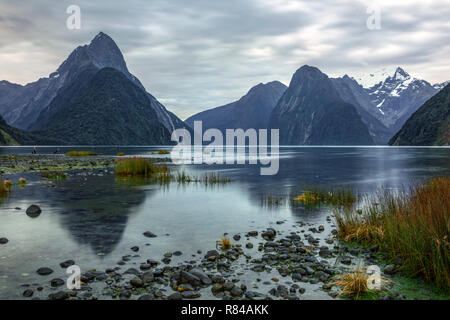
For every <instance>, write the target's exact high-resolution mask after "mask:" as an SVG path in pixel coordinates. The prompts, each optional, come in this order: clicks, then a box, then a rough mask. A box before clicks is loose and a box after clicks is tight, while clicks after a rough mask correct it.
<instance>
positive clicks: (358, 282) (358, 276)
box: [332, 268, 390, 299]
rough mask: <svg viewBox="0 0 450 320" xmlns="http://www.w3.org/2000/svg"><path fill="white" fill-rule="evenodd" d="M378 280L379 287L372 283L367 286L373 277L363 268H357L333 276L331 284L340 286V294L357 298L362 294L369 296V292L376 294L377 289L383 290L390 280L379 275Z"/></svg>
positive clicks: (372, 280)
mask: <svg viewBox="0 0 450 320" xmlns="http://www.w3.org/2000/svg"><path fill="white" fill-rule="evenodd" d="M379 281H380V283H379V284H380V288H378V289H375V288H374V286H373V285H372V286H369V283H370V282H372V283H373V282H374V279H373V278H372V279H371V278H370V275H369V274H368V273H367V271H366V270H365V269H360V268H357V269H355V270H353V271H350V272H347V273H343V274H340V275H337V276H335V277H334V280H333V282H332V284H333V285H337V286H338V287H340V288H341V293H340V294H339V295H340V296H347V297H351V298H354V299H359V298H360V297H361V296H362V295H365V296H367V295H369V296H370V294H371V293H372V294H376V292H377V291H382V290H384V288H385V287H386V285H387V284H388V283H389V282H390V281H389V280H388V279H386V278H385V277H383V276H381V275H380V278H379ZM373 284H375V283H373Z"/></svg>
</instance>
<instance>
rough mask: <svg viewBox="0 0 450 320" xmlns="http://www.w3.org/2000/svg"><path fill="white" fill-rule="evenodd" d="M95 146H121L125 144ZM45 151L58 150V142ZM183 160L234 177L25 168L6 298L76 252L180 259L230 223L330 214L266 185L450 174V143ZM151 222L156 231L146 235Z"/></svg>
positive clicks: (110, 259) (358, 184)
mask: <svg viewBox="0 0 450 320" xmlns="http://www.w3.org/2000/svg"><path fill="white" fill-rule="evenodd" d="M68 149H74V148H73V147H70V148H68ZM80 149H86V148H80ZM156 149H160V148H155V147H127V148H120V151H124V152H125V153H126V154H127V155H131V154H137V155H150V154H151V152H152V151H154V150H156ZM31 150H32V148H29V147H28V148H27V147H16V148H0V154H11V153H14V154H28V153H31ZM65 150H66V149H64V148H60V151H61V152H64V151H65ZM96 150H97V151H98V152H100V153H102V154H111V155H114V154H117V152H118V150H119V149H118V148H110V147H98V148H96ZM38 151H39V153H48V154H52V153H53V152H54V151H55V147H48V148H43V147H42V148H39V149H38ZM185 169H186V170H188V171H189V172H191V173H193V174H197V175H201V174H203V173H204V172H206V171H216V172H219V173H220V175H221V176H224V177H229V178H231V179H232V182H231V183H229V184H226V185H216V186H209V187H205V186H203V185H200V184H188V185H178V184H176V183H174V184H170V185H167V186H163V187H162V186H160V185H158V184H141V183H128V182H124V181H122V180H117V179H116V178H115V177H114V175H113V173H112V172H102V173H96V174H95V175H86V174H80V175H77V176H70V177H68V179H66V180H64V181H56V182H49V181H44V180H42V179H40V178H39V177H37V176H35V175H33V174H25V175H24V174H22V175H20V176H25V177H26V178H27V180H28V184H27V185H26V187H24V188H20V187H15V188H14V190H13V192H12V193H11V195H10V196H9V197H8V198H6V199H4V200H3V202H2V203H1V204H0V237H6V238H8V239H9V243H8V244H7V245H2V246H0V298H19V297H21V292H22V291H23V288H21V285H22V284H26V283H27V284H30V283H34V282H40V283H42V282H43V281H45V280H49V279H52V278H54V277H61V278H64V279H65V278H66V275H65V274H64V270H62V269H61V268H60V267H59V263H60V262H62V261H65V260H67V259H73V260H75V261H76V263H77V264H78V265H79V266H80V267H81V268H82V270H87V269H92V268H97V269H102V268H103V269H104V268H106V267H111V266H114V265H115V264H116V262H117V261H118V260H120V258H121V257H122V256H123V255H125V254H130V253H132V252H131V251H130V247H132V246H134V245H138V246H139V247H140V251H139V254H140V255H141V257H142V258H145V259H147V258H153V259H155V260H160V259H161V258H162V256H163V254H164V253H165V252H168V251H175V250H181V251H182V252H183V253H184V254H183V256H181V257H174V258H173V260H172V261H173V263H177V262H180V261H184V260H189V256H190V254H191V253H195V252H196V251H197V250H198V249H202V250H207V249H213V248H214V247H215V241H216V240H217V239H220V237H221V236H222V235H223V234H224V233H225V232H228V233H230V234H231V235H232V234H236V233H241V234H242V233H244V232H247V231H249V230H252V229H259V228H265V227H268V226H271V225H274V224H275V223H276V221H279V220H286V221H287V223H285V224H283V225H276V227H277V229H283V228H285V229H286V230H287V229H288V228H289V227H290V226H291V225H292V223H294V222H296V221H300V220H302V221H305V222H312V223H316V222H317V223H322V222H323V221H324V220H325V217H326V216H327V215H330V212H328V211H327V210H326V209H321V210H318V211H317V212H314V213H311V212H308V211H305V210H304V209H303V208H301V207H296V208H292V207H290V206H288V205H286V206H283V205H282V206H279V207H277V208H274V207H267V206H264V205H262V202H261V199H262V198H263V195H265V194H266V195H267V194H271V195H278V196H283V197H288V196H292V195H294V194H299V193H300V192H302V190H305V189H307V188H308V187H311V186H324V187H332V188H335V187H336V188H337V187H342V186H345V187H347V186H352V187H353V188H355V189H358V190H359V191H361V192H367V193H370V192H373V191H374V190H376V189H377V188H380V187H386V188H400V187H402V186H407V185H410V184H412V183H415V182H418V181H421V180H423V179H426V178H429V177H432V176H438V175H441V176H448V175H449V174H450V149H449V148H388V147H386V148H369V147H368V148H362V147H344V148H341V147H281V148H280V171H279V173H278V175H276V176H260V175H259V166H254V165H252V166H250V165H240V166H238V165H235V166H206V165H203V166H185ZM13 178H15V179H17V178H18V176H15V177H13ZM31 204H38V205H39V206H40V207H41V208H42V211H43V212H42V214H41V215H40V216H39V217H38V218H35V219H31V218H29V217H28V216H27V215H26V214H25V209H26V208H27V207H28V206H29V205H31ZM16 208H20V209H16ZM147 230H149V231H152V232H153V233H155V234H157V235H158V237H157V238H154V239H146V238H143V236H142V233H143V232H144V231H147ZM145 244H149V245H145ZM145 259H144V260H145ZM43 266H47V267H51V268H52V269H54V270H55V273H54V274H52V275H51V276H49V277H47V278H48V279H47V278H45V277H40V276H37V275H36V273H35V271H36V270H37V269H38V268H39V267H43Z"/></svg>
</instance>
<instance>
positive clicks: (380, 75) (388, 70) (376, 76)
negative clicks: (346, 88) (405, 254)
mask: <svg viewBox="0 0 450 320" xmlns="http://www.w3.org/2000/svg"><path fill="white" fill-rule="evenodd" d="M396 69H397V67H393V66H391V67H385V68H382V69H380V70H378V71H375V72H371V73H359V74H354V75H353V76H352V78H353V79H355V81H356V82H358V83H359V84H360V85H361V86H362V87H363V88H371V87H373V86H374V85H376V84H379V83H380V82H383V81H384V80H386V78H388V77H391V76H393V75H394V73H395V71H396Z"/></svg>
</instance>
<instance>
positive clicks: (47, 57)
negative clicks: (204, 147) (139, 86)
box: [0, 0, 450, 119]
mask: <svg viewBox="0 0 450 320" xmlns="http://www.w3.org/2000/svg"><path fill="white" fill-rule="evenodd" d="M70 5H78V6H79V8H80V13H81V15H80V29H68V28H67V26H66V21H67V19H68V18H69V16H70V14H67V12H66V10H67V8H68V7H69V6H70ZM378 13H379V15H378ZM449 17H450V0H397V1H392V0H378V1H377V0H375V1H374V0H372V1H366V0H352V1H348V0H345V1H344V0H323V1H318V0H227V1H222V0H220V1H219V0H189V1H187V0H151V1H148V0H126V1H106V0H96V1H88V0H86V1H85V0H83V1H81V0H80V1H78V0H70V1H65V0H59V1H54V0H39V1H36V0H21V1H7V0H0V80H8V81H10V82H14V83H20V84H26V83H29V82H33V81H36V80H37V79H38V78H41V77H47V76H48V75H49V74H50V73H52V72H53V71H55V70H56V69H57V68H58V66H59V65H60V64H61V63H62V62H63V61H64V60H65V59H66V58H67V56H68V55H69V54H70V52H72V50H74V49H75V48H76V47H77V46H78V45H83V44H87V43H89V42H90V41H91V40H92V38H93V37H94V36H95V35H96V34H97V33H98V32H100V31H103V32H105V33H106V34H108V35H109V36H111V37H112V38H113V39H114V40H115V41H116V43H117V45H118V46H119V48H120V49H121V51H122V53H123V55H124V57H125V60H126V62H127V65H128V68H129V70H130V72H131V73H132V74H134V75H135V76H137V77H138V78H139V79H140V80H141V82H142V83H143V85H144V86H145V88H146V89H147V91H148V92H150V93H151V94H153V95H154V96H155V97H156V98H157V99H158V100H159V101H161V102H162V103H163V104H164V105H165V106H166V107H167V108H168V109H169V110H171V111H173V112H174V113H175V114H177V115H178V116H179V117H180V118H181V119H185V118H187V117H188V116H190V115H192V114H194V113H197V112H199V111H202V110H205V109H209V108H212V107H216V106H220V105H223V104H227V103H230V102H232V101H235V100H237V99H239V98H240V97H241V96H243V95H244V94H245V93H246V92H247V91H248V90H249V89H250V88H251V87H252V86H254V85H257V84H258V83H261V82H263V83H265V82H269V81H273V80H279V81H281V82H283V83H285V84H286V85H288V84H289V81H290V79H291V77H292V74H293V73H294V72H295V71H296V70H297V69H298V68H300V67H301V66H302V65H304V64H308V65H312V66H316V67H318V68H319V69H321V70H322V71H323V72H324V73H326V74H328V75H329V76H331V77H337V76H342V75H344V74H348V75H350V76H356V75H364V74H370V73H371V72H375V71H377V70H380V69H382V68H386V67H393V66H401V67H402V68H404V69H405V70H406V71H407V72H409V73H410V74H411V75H412V76H415V77H418V78H421V79H424V80H427V81H429V82H430V83H432V84H434V83H438V82H439V83H440V82H444V81H446V80H450V61H449V60H450V59H449V58H450V19H449ZM374 18H375V20H374ZM368 20H369V27H368ZM374 27H375V28H374Z"/></svg>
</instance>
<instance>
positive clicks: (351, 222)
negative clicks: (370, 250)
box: [335, 177, 450, 290]
mask: <svg viewBox="0 0 450 320" xmlns="http://www.w3.org/2000/svg"><path fill="white" fill-rule="evenodd" d="M449 195H450V178H449V177H438V178H433V179H431V180H429V181H428V182H427V183H425V184H421V185H416V186H413V187H411V188H410V189H408V190H402V191H400V192H398V193H395V192H392V191H389V190H383V191H381V192H378V193H377V195H376V196H375V199H372V198H371V199H366V203H367V205H366V207H365V208H364V209H363V210H362V211H360V212H351V211H350V212H345V211H343V210H341V211H336V212H335V218H336V222H337V226H338V237H339V238H340V239H342V240H348V241H354V242H359V243H363V244H379V245H380V247H381V248H382V249H383V251H385V252H386V253H387V254H388V256H389V258H390V259H392V260H393V261H396V260H397V259H398V258H400V259H401V260H402V268H403V270H404V271H405V272H406V273H407V274H409V275H410V276H418V275H420V276H423V277H424V278H425V280H426V281H428V282H433V283H434V284H435V285H436V286H437V287H438V288H443V289H446V290H449V288H450V274H449V272H450V243H449V239H450V236H449V233H450V231H449V230H450V196H449Z"/></svg>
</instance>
